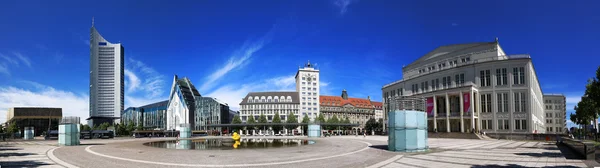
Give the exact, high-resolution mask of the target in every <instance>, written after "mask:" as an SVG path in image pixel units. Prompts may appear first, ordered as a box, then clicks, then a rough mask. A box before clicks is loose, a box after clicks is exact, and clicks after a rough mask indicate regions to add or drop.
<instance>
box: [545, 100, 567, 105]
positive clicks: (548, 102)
mask: <svg viewBox="0 0 600 168" xmlns="http://www.w3.org/2000/svg"><path fill="white" fill-rule="evenodd" d="M544 103H546V104H550V103H554V104H562V103H563V101H562V100H554V102H553V101H552V100H544Z"/></svg>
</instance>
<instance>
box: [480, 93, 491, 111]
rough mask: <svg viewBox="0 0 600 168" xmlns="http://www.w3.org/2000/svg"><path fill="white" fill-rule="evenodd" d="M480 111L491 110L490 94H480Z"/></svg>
mask: <svg viewBox="0 0 600 168" xmlns="http://www.w3.org/2000/svg"><path fill="white" fill-rule="evenodd" d="M481 112H483V113H490V112H492V94H481Z"/></svg>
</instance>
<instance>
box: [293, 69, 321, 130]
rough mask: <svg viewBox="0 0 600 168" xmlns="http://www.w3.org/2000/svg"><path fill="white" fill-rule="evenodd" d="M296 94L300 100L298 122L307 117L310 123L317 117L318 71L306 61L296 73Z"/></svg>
mask: <svg viewBox="0 0 600 168" xmlns="http://www.w3.org/2000/svg"><path fill="white" fill-rule="evenodd" d="M295 78H296V92H298V96H299V98H300V99H299V100H300V108H299V110H300V114H299V115H298V121H302V117H304V115H307V116H308V118H310V119H311V121H314V120H315V118H317V116H319V110H320V109H319V104H320V103H319V101H320V100H319V95H320V93H319V89H320V88H319V80H320V78H319V70H317V69H315V66H314V65H312V64H310V61H308V62H307V63H306V64H305V65H304V67H300V68H299V69H298V72H297V73H296V77H295Z"/></svg>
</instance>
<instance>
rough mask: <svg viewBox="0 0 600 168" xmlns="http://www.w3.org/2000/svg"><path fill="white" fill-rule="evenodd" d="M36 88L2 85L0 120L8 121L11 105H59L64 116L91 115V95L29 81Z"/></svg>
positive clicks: (0, 92) (85, 116) (84, 117)
mask: <svg viewBox="0 0 600 168" xmlns="http://www.w3.org/2000/svg"><path fill="white" fill-rule="evenodd" d="M25 83H29V84H31V85H32V86H33V87H34V88H35V89H25V88H17V87H12V86H2V87H0V119H1V120H0V122H5V121H6V118H5V117H6V112H7V110H8V108H11V107H57V108H62V111H63V116H78V117H81V121H82V122H85V119H86V118H87V117H88V116H89V106H88V104H89V97H88V95H87V94H77V93H73V92H69V91H63V90H57V89H55V88H53V87H50V86H45V85H42V84H39V83H35V82H27V81H25ZM24 86H25V85H24Z"/></svg>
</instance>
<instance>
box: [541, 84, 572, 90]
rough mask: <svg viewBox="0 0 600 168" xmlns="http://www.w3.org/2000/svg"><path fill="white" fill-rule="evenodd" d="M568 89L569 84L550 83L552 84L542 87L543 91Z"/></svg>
mask: <svg viewBox="0 0 600 168" xmlns="http://www.w3.org/2000/svg"><path fill="white" fill-rule="evenodd" d="M568 88H569V85H567V84H556V83H550V84H543V85H542V89H568Z"/></svg>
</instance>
